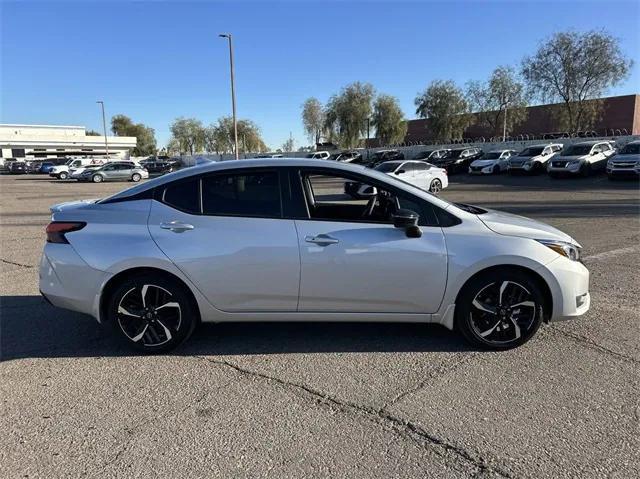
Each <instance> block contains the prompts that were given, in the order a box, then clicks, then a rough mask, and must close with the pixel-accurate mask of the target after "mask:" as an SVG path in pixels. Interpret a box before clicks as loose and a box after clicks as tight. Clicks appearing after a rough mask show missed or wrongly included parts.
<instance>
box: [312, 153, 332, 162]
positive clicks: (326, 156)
mask: <svg viewBox="0 0 640 479" xmlns="http://www.w3.org/2000/svg"><path fill="white" fill-rule="evenodd" d="M330 156H331V153H329V152H328V151H315V152H313V153H309V154H308V155H307V158H311V159H314V160H328V159H329V157H330Z"/></svg>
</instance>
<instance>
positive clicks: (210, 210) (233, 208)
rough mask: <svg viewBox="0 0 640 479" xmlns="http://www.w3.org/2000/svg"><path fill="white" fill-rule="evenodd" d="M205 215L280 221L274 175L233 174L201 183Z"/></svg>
mask: <svg viewBox="0 0 640 479" xmlns="http://www.w3.org/2000/svg"><path fill="white" fill-rule="evenodd" d="M202 211H203V213H204V214H205V215H214V216H215V215H219V216H258V217H270V218H280V217H281V204H280V182H279V179H278V173H277V172H275V171H267V172H256V173H251V174H246V173H235V174H226V175H225V174H220V175H215V176H208V177H205V178H203V179H202Z"/></svg>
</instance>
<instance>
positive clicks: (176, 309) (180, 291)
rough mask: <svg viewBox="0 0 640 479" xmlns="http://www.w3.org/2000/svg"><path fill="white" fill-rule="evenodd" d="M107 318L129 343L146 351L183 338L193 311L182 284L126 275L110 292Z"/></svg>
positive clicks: (172, 344) (173, 344)
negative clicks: (112, 291) (111, 292)
mask: <svg viewBox="0 0 640 479" xmlns="http://www.w3.org/2000/svg"><path fill="white" fill-rule="evenodd" d="M108 319H109V321H110V322H111V323H112V325H113V326H114V327H115V329H116V332H117V334H118V335H119V336H120V338H121V339H122V340H124V342H125V343H127V344H128V345H129V346H130V347H133V348H135V349H138V350H142V351H145V352H149V353H160V352H166V351H169V350H171V349H173V348H175V347H176V346H178V345H180V344H181V343H182V342H184V341H186V340H187V339H188V338H189V336H190V335H191V333H192V332H193V330H194V329H195V326H196V324H197V321H198V320H197V313H196V311H195V309H194V306H193V304H192V301H191V299H190V297H189V295H188V293H187V292H186V291H185V289H184V287H183V286H182V285H181V284H180V283H179V282H177V281H175V280H173V279H171V278H168V277H162V276H157V275H148V274H143V275H138V276H134V277H132V278H129V279H126V280H125V281H124V282H123V283H122V284H121V285H120V286H119V287H118V288H117V289H116V290H115V291H114V293H113V294H112V295H111V298H110V299H109V303H108Z"/></svg>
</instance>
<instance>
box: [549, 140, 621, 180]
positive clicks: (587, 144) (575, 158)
mask: <svg viewBox="0 0 640 479" xmlns="http://www.w3.org/2000/svg"><path fill="white" fill-rule="evenodd" d="M615 154H616V150H615V148H614V147H613V145H612V144H611V143H610V142H609V141H583V142H580V143H574V144H573V145H568V146H566V147H565V148H564V149H563V150H562V152H560V153H558V154H557V155H556V156H554V157H553V159H552V160H551V161H549V163H548V166H547V172H548V173H549V176H551V177H552V178H557V177H559V176H563V175H571V176H576V175H581V176H589V175H590V174H591V173H592V172H594V171H598V170H604V169H606V167H607V160H608V159H609V158H610V157H611V156H613V155H615Z"/></svg>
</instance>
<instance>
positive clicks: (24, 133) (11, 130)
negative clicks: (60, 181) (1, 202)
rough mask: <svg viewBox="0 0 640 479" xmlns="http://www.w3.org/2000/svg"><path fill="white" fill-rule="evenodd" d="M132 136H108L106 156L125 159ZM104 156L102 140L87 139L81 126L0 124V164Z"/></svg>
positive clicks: (129, 148)
mask: <svg viewBox="0 0 640 479" xmlns="http://www.w3.org/2000/svg"><path fill="white" fill-rule="evenodd" d="M136 142H137V140H136V138H135V137H133V136H108V137H107V144H108V147H109V156H110V157H114V158H127V157H128V156H129V152H130V151H131V150H132V149H133V148H135V146H136ZM105 154H106V147H105V137H104V136H91V135H87V132H86V129H85V127H84V126H60V125H11V124H0V162H1V163H4V161H5V160H7V159H9V158H14V159H16V160H32V159H36V158H56V157H66V156H94V155H101V156H104V155H105Z"/></svg>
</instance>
